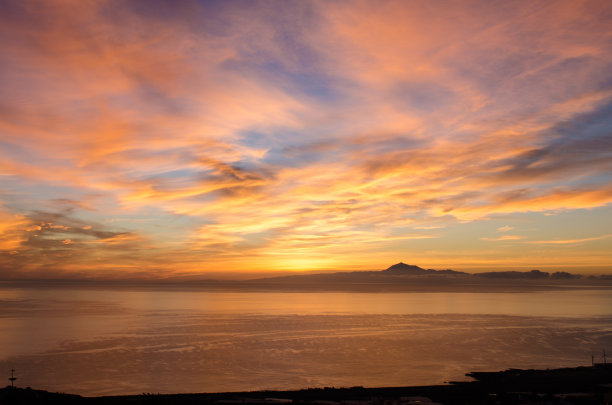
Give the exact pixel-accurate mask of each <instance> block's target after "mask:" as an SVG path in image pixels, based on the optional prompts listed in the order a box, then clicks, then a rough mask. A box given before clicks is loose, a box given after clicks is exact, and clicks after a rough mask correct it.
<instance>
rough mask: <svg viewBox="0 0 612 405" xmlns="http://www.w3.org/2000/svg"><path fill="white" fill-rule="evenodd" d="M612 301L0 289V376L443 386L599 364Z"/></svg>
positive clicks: (109, 388)
mask: <svg viewBox="0 0 612 405" xmlns="http://www.w3.org/2000/svg"><path fill="white" fill-rule="evenodd" d="M611 292H612V291H610V290H606V289H591V290H581V289H574V290H571V289H570V290H563V291H545V292H523V293H518V292H513V293H462V292H439V293H432V292H428V293H415V292H405V293H354V292H345V293H344V292H292V293H283V292H253V291H229V292H227V291H226V292H221V291H193V290H191V291H181V290H176V289H174V290H168V291H164V290H162V291H160V290H152V291H146V290H140V291H131V290H129V289H119V290H111V289H91V288H77V287H73V288H15V287H3V288H0V304H1V305H2V308H3V309H2V313H1V315H0V370H4V371H5V372H6V376H7V378H8V377H9V370H10V369H11V368H14V369H15V370H16V376H17V377H18V380H17V381H16V383H17V385H19V386H31V387H32V388H37V389H46V390H50V391H61V392H70V393H76V394H81V395H88V396H91V395H113V394H140V393H143V392H148V393H176V392H220V391H245V390H262V389H299V388H308V387H325V386H335V387H350V386H366V387H380V386H406V385H426V384H442V383H444V382H447V381H452V380H467V379H468V378H467V377H465V373H466V372H469V371H485V370H490V371H494V370H502V369H506V368H553V367H573V366H581V365H589V364H590V363H591V355H594V356H595V360H596V361H600V359H599V357H600V356H601V353H602V350H603V349H604V348H606V347H607V348H608V350H609V351H612V294H611ZM7 382H8V380H7Z"/></svg>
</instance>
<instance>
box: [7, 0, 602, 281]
mask: <svg viewBox="0 0 612 405" xmlns="http://www.w3.org/2000/svg"><path fill="white" fill-rule="evenodd" d="M0 89H2V90H1V91H0V279H15V278H72V277H74V278H118V279H121V278H155V279H157V278H176V277H187V278H191V277H204V278H206V277H215V278H224V277H225V278H232V277H249V276H252V275H254V274H281V273H283V274H284V273H286V272H302V271H324V270H325V271H327V270H338V271H343V270H373V269H384V268H386V267H388V266H389V265H391V264H393V263H396V262H399V261H403V262H406V263H410V264H415V265H419V266H421V267H426V268H436V269H443V268H452V269H456V270H467V271H473V272H479V271H498V270H509V269H525V270H529V269H541V270H543V271H560V270H562V271H572V272H574V273H580V274H604V273H612V204H611V203H612V2H609V1H606V0H604V1H578V0H570V1H529V2H526V1H496V2H493V1H488V0H482V1H468V0H466V1H439V2H431V1H387V0H381V1H373V0H372V1H349V0H347V1H344V0H343V1H335V0H329V1H317V0H310V1H292V0H268V1H256V0H253V1H250V0H248V1H247V0H245V1H241V0H227V1H220V0H219V1H195V0H194V1H188V0H178V1H169V0H168V1H162V0H146V1H145V0H126V1H119V0H49V1H42V0H40V1H32V0H0Z"/></svg>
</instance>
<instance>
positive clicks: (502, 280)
mask: <svg viewBox="0 0 612 405" xmlns="http://www.w3.org/2000/svg"><path fill="white" fill-rule="evenodd" d="M5 283H10V284H26V285H29V286H32V285H37V284H40V285H41V286H44V287H52V286H58V287H64V286H67V285H78V286H79V287H87V286H91V287H94V288H106V287H108V288H130V289H132V288H153V289H155V288H160V289H172V288H177V289H190V290H191V289H195V290H247V291H250V290H255V291H356V292H359V291H363V292H367V291H376V292H393V291H406V292H409V291H410V292H418V291H422V292H433V291H440V292H452V291H466V292H513V291H539V290H541V291H546V290H560V289H561V290H562V289H573V288H576V287H581V288H585V289H591V288H592V289H599V288H611V287H612V275H601V276H582V275H579V274H572V273H568V272H563V271H557V272H552V273H550V272H546V271H541V270H530V271H490V272H481V273H467V272H463V271H456V270H451V269H444V270H435V269H424V268H422V267H419V266H417V265H411V264H405V263H403V262H400V263H396V264H394V265H392V266H390V267H388V268H386V269H384V270H373V271H349V272H347V271H342V272H327V273H307V274H295V275H283V276H275V277H265V278H254V279H249V280H222V279H201V278H199V277H198V276H182V277H169V278H163V279H114V280H108V279H46V280H8V281H5Z"/></svg>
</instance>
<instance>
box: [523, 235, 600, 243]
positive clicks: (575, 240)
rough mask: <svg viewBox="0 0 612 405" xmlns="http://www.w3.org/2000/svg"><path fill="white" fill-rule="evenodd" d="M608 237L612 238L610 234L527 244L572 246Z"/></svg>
mask: <svg viewBox="0 0 612 405" xmlns="http://www.w3.org/2000/svg"><path fill="white" fill-rule="evenodd" d="M610 237H612V234H607V235H601V236H593V237H591V238H581V239H565V240H562V239H555V240H534V241H529V243H534V244H538V245H568V244H574V243H583V242H590V241H594V240H602V239H608V238H610Z"/></svg>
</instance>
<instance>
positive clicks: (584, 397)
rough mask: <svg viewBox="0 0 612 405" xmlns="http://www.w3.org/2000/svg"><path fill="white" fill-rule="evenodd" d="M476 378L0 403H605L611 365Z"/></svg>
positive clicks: (44, 397)
mask: <svg viewBox="0 0 612 405" xmlns="http://www.w3.org/2000/svg"><path fill="white" fill-rule="evenodd" d="M466 376H469V377H472V378H474V380H475V381H468V382H451V383H450V384H448V385H432V386H416V387H384V388H364V387H351V388H334V387H326V388H309V389H302V390H297V391H253V392H225V393H193V394H149V393H144V394H141V395H118V396H103V397H82V396H79V395H72V394H64V393H51V392H47V391H41V390H34V389H30V388H25V389H24V388H11V387H6V388H3V389H0V404H2V405H4V404H68V405H70V404H109V405H112V404H141V403H146V404H216V405H240V404H259V405H266V404H267V405H278V404H289V403H295V404H318V405H336V404H338V405H427V404H432V403H441V404H450V405H468V404H503V405H505V404H525V403H528V404H577V405H587V404H589V405H590V404H593V405H595V404H609V403H611V402H612V365H611V364H606V365H604V364H601V365H595V366H594V367H574V368H560V369H547V370H518V369H509V370H505V371H497V372H472V373H467V374H466Z"/></svg>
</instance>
